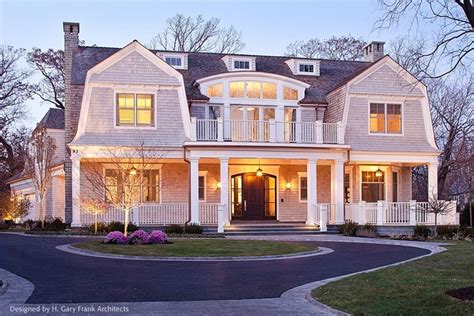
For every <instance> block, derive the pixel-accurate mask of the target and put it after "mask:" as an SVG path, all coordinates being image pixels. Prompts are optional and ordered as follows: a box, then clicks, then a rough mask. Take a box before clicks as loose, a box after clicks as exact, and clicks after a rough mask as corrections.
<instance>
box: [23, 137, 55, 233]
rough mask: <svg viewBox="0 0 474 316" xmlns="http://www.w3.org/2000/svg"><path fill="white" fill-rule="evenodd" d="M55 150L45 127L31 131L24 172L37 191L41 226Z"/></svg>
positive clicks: (43, 219) (42, 224)
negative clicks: (31, 180)
mask: <svg viewBox="0 0 474 316" xmlns="http://www.w3.org/2000/svg"><path fill="white" fill-rule="evenodd" d="M55 152H56V144H55V143H54V140H53V138H51V137H50V136H48V133H47V132H46V129H45V128H39V129H37V130H36V131H35V132H33V135H32V137H31V139H30V142H29V149H28V155H27V162H26V172H27V173H28V174H30V175H31V177H32V179H33V184H34V187H35V190H36V192H37V193H38V197H39V218H40V220H41V227H43V228H44V221H45V217H46V216H45V209H44V207H43V201H44V197H45V196H46V193H47V192H48V189H49V186H50V184H51V178H52V175H53V159H54V158H55Z"/></svg>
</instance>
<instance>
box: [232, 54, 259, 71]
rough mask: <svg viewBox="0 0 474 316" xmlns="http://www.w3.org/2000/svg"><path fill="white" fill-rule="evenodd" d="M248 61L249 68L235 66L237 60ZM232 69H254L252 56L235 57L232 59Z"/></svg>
mask: <svg viewBox="0 0 474 316" xmlns="http://www.w3.org/2000/svg"><path fill="white" fill-rule="evenodd" d="M236 61H237V62H241V61H243V62H248V63H249V68H235V62H236ZM231 69H232V71H253V70H254V69H253V67H252V58H251V57H234V58H232V59H231Z"/></svg>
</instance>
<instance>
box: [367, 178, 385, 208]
mask: <svg viewBox="0 0 474 316" xmlns="http://www.w3.org/2000/svg"><path fill="white" fill-rule="evenodd" d="M384 196H385V180H384V173H383V172H382V175H381V176H379V177H377V173H376V172H375V171H362V201H366V202H377V201H379V200H384Z"/></svg>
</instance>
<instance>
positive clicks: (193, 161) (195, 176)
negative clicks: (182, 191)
mask: <svg viewBox="0 0 474 316" xmlns="http://www.w3.org/2000/svg"><path fill="white" fill-rule="evenodd" d="M189 162H190V165H191V184H190V185H191V188H190V189H191V223H195V224H199V158H189Z"/></svg>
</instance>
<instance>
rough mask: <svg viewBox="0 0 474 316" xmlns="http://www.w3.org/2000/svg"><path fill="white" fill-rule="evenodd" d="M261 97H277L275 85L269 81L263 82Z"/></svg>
mask: <svg viewBox="0 0 474 316" xmlns="http://www.w3.org/2000/svg"><path fill="white" fill-rule="evenodd" d="M263 98H264V99H276V98H277V85H276V84H274V83H270V82H264V83H263Z"/></svg>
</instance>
